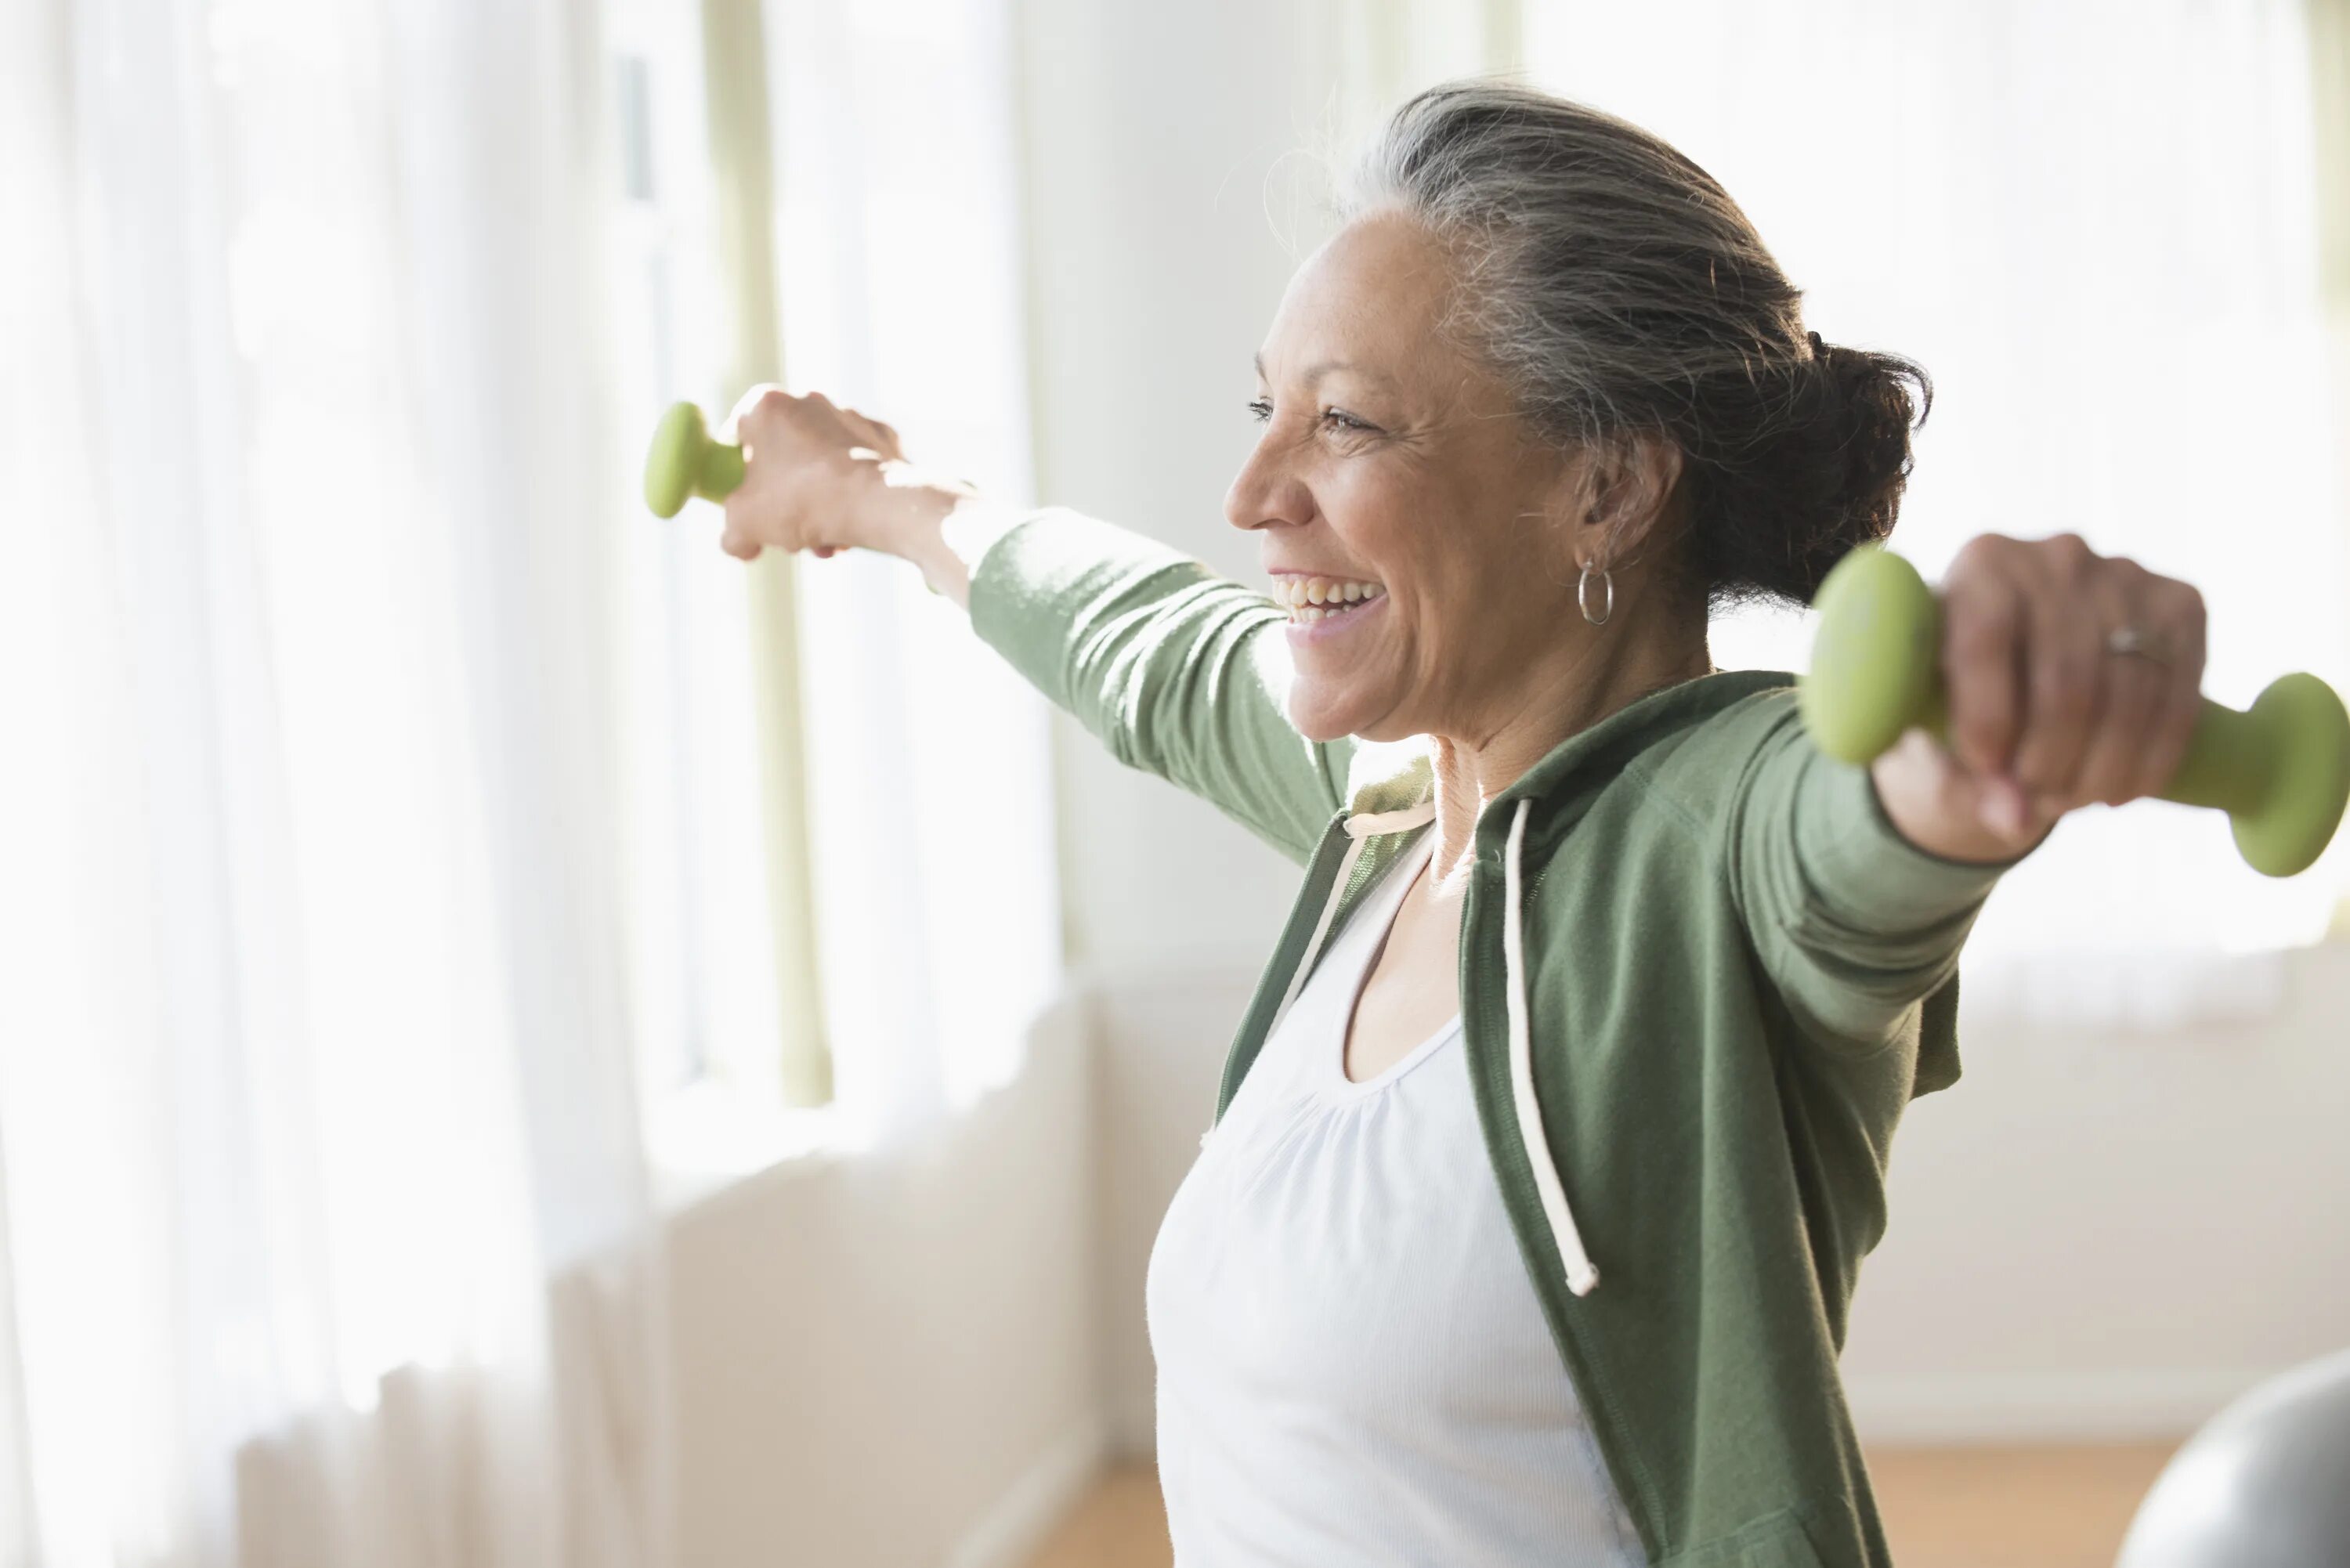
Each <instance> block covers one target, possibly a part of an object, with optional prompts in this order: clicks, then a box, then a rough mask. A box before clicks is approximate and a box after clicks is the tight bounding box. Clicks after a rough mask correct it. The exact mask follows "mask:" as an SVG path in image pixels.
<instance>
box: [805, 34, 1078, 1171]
mask: <svg viewBox="0 0 2350 1568" xmlns="http://www.w3.org/2000/svg"><path fill="white" fill-rule="evenodd" d="M769 20H770V25H771V26H773V27H774V29H775V50H774V55H775V65H776V90H775V105H776V114H777V134H778V137H779V141H780V164H779V167H780V177H779V184H780V193H781V208H780V211H779V213H778V220H777V228H778V235H779V238H780V242H781V244H780V246H779V255H780V257H781V262H782V273H783V276H782V280H781V282H782V290H783V302H784V321H785V330H784V366H785V372H786V381H787V384H788V385H789V386H790V387H791V389H793V390H795V391H822V392H824V393H826V394H827V396H829V397H831V398H832V399H834V400H836V401H839V402H845V403H847V404H850V405H852V406H855V407H858V408H861V409H864V410H868V412H870V413H872V414H873V415H874V416H875V417H877V418H879V419H882V420H885V421H889V423H890V424H892V425H893V426H895V427H896V428H897V430H898V431H899V434H900V436H901V437H902V438H903V440H904V441H905V444H906V447H907V450H908V452H909V453H910V455H911V456H912V457H914V458H915V459H916V460H917V461H918V462H921V463H923V464H924V465H925V466H928V467H931V468H934V469H936V470H938V471H940V472H945V473H950V474H954V475H958V476H961V477H963V478H966V479H969V480H971V481H972V482H973V483H976V484H978V485H979V486H980V488H981V489H982V490H983V492H984V493H987V494H988V495H990V496H991V497H997V498H1001V499H1003V500H1006V501H1012V502H1021V501H1024V500H1025V499H1027V497H1028V493H1029V489H1030V484H1031V479H1030V473H1029V452H1030V448H1029V431H1028V394H1027V370H1026V362H1025V352H1024V327H1023V324H1024V321H1025V319H1026V315H1025V309H1024V303H1025V302H1024V289H1023V281H1022V274H1021V263H1022V254H1023V253H1022V249H1021V243H1020V230H1019V222H1020V211H1021V207H1020V198H1019V187H1018V179H1017V167H1018V165H1017V159H1016V152H1015V146H1016V143H1015V131H1016V123H1015V105H1014V97H1013V74H1012V59H1011V14H1010V6H1009V5H1008V4H1006V3H1005V0H874V3H871V4H864V5H855V6H838V5H828V4H825V3H823V0H775V4H773V5H771V6H770V9H769ZM800 581H801V589H800V613H801V618H802V619H801V648H800V659H801V668H802V680H803V688H804V691H805V692H806V725H807V757H808V767H809V775H810V776H809V781H808V782H809V803H810V805H809V812H810V821H811V825H812V827H813V830H814V835H815V840H816V843H815V869H816V901H817V905H818V907H819V908H820V909H822V910H823V912H824V919H823V921H822V925H821V929H820V931H819V937H820V943H821V950H822V961H823V972H824V1000H825V1008H826V1018H827V1033H829V1035H830V1037H831V1039H832V1042H833V1050H834V1055H835V1060H836V1072H837V1078H838V1085H839V1103H838V1107H837V1108H838V1110H839V1111H840V1113H841V1115H842V1116H843V1117H844V1118H846V1120H847V1122H848V1123H849V1124H850V1126H851V1127H852V1128H853V1129H854V1131H853V1134H852V1136H854V1137H860V1138H868V1139H870V1138H879V1139H884V1140H887V1139H891V1138H896V1137H903V1136H906V1135H908V1134H910V1133H911V1132H912V1131H914V1130H915V1129H917V1128H919V1127H921V1126H922V1125H923V1124H924V1123H925V1122H926V1121H927V1120H928V1119H930V1118H931V1117H933V1116H936V1115H938V1114H940V1113H941V1112H943V1111H950V1110H951V1109H953V1108H955V1107H957V1106H962V1105H966V1104H968V1103H970V1102H971V1101H972V1099H974V1098H975V1097H976V1096H980V1095H982V1094H983V1093H985V1092H986V1091H987V1090H988V1089H989V1088H991V1087H993V1086H995V1085H1000V1084H1003V1083H1004V1082H1006V1081H1008V1080H1009V1079H1010V1078H1011V1077H1012V1076H1013V1075H1014V1074H1015V1073H1016V1072H1017V1071H1018V1070H1019V1067H1020V1064H1021V1062H1022V1060H1023V1055H1024V1044H1025V1039H1026V1034H1027V1030H1028V1026H1029V1025H1030V1023H1032V1022H1033V1021H1034V1020H1035V1016H1036V1015H1037V1013H1038V1012H1041V1011H1042V1009H1043V1008H1044V1006H1045V1004H1046V1002H1048V1001H1049V1000H1050V998H1051V996H1052V994H1053V992H1054V991H1055V985H1056V982H1057V979H1058V972H1059V951H1060V932H1059V923H1058V909H1059V905H1058V886H1057V878H1056V872H1055V866H1056V859H1055V849H1054V839H1053V817H1052V781H1051V777H1050V769H1049V753H1048V751H1047V746H1046V733H1047V732H1046V728H1045V720H1046V711H1045V705H1044V703H1043V701H1042V700H1041V699H1039V698H1038V697H1037V696H1036V695H1035V692H1034V691H1031V690H1029V689H1028V687H1027V686H1026V685H1025V684H1024V683H1023V682H1022V681H1021V680H1020V679H1019V678H1018V677H1017V676H1016V675H1014V673H1013V672H1012V670H1010V669H1009V668H1008V667H1007V666H1006V665H1004V663H1003V661H1002V660H1001V659H998V658H997V657H996V656H995V655H994V654H993V652H992V651H990V650H989V649H986V648H985V647H983V646H982V645H981V644H979V643H978V642H977V641H975V640H974V639H972V634H971V628H970V624H969V622H968V620H967V619H966V618H964V616H963V615H962V612H961V611H960V610H957V609H956V608H954V607H952V606H951V604H949V603H948V602H947V601H946V600H945V599H943V598H941V597H937V596H935V595H933V594H931V593H930V592H928V591H927V590H926V589H925V588H924V587H923V586H922V583H921V580H920V576H918V575H917V574H916V573H914V572H913V571H912V570H910V568H909V567H907V566H905V565H904V564H903V563H901V562H899V561H895V560H890V559H888V558H885V557H880V556H871V555H868V554H865V553H863V552H854V551H853V552H849V553H847V554H845V555H842V556H835V557H833V558H832V559H830V560H827V561H815V560H809V561H806V562H804V563H802V566H801V576H800Z"/></svg>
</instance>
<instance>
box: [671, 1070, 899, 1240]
mask: <svg viewBox="0 0 2350 1568" xmlns="http://www.w3.org/2000/svg"><path fill="white" fill-rule="evenodd" d="M854 1142H855V1140H854V1138H853V1137H852V1129H851V1127H850V1125H849V1121H848V1118H847V1117H846V1116H843V1115H842V1114H841V1112H840V1109H839V1107H838V1106H816V1107H815V1108H814V1109H811V1110H790V1109H786V1108H785V1106H782V1105H781V1104H779V1103H778V1102H777V1101H776V1100H775V1099H774V1098H773V1097H772V1096H768V1095H765V1094H762V1093H760V1092H758V1091H756V1090H754V1089H750V1088H747V1087H744V1086H743V1085H734V1084H728V1083H725V1082H723V1081H722V1080H720V1079H716V1078H698V1079H696V1080H694V1081H693V1082H692V1083H691V1084H688V1085H684V1086H683V1087H681V1088H678V1089H674V1090H671V1092H670V1093H669V1094H667V1095H665V1096H662V1097H660V1099H658V1100H656V1101H655V1102H654V1103H653V1105H652V1106H651V1108H650V1112H649V1114H648V1115H647V1116H646V1127H645V1154H646V1165H647V1167H648V1170H649V1174H650V1179H651V1186H652V1200H653V1206H654V1208H655V1210H657V1211H658V1212H660V1214H662V1215H663V1216H671V1215H675V1214H677V1213H679V1212H680V1211H681V1210H687V1209H691V1208H694V1207H696V1206H698V1205H700V1204H702V1203H704V1202H707V1201H709V1200H710V1199H712V1198H714V1197H716V1196H718V1195H719V1194H720V1193H722V1192H723V1191H725V1190H726V1189H729V1188H731V1187H733V1186H736V1185H738V1184H739V1183H742V1182H743V1181H747V1180H749V1179H752V1178H754V1177H757V1176H761V1175H764V1173H766V1172H768V1171H770V1170H773V1169H775V1168H777V1167H779V1166H786V1165H799V1164H806V1165H811V1166H815V1165H821V1164H824V1163H827V1162H828V1161H830V1160H831V1159H832V1158H836V1157H837V1156H839V1155H841V1154H844V1153H847V1152H848V1151H849V1150H850V1148H851V1147H853V1146H854Z"/></svg>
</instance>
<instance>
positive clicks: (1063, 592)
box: [971, 508, 1352, 865]
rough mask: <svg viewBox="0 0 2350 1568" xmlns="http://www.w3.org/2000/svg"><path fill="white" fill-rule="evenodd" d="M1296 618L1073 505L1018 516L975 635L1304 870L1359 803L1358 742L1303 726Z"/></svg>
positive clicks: (1120, 753) (1138, 761) (993, 550)
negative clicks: (1354, 768) (1292, 704)
mask: <svg viewBox="0 0 2350 1568" xmlns="http://www.w3.org/2000/svg"><path fill="white" fill-rule="evenodd" d="M1286 619H1287V616H1286V615H1285V614H1284V611H1282V610H1281V609H1280V608H1279V607H1276V606H1275V605H1274V603H1273V601H1272V600H1271V599H1269V598H1267V597H1265V596H1264V595H1263V594H1260V593H1257V592H1255V591H1253V590H1252V589H1250V588H1247V587H1243V586H1242V585H1240V584H1238V583H1235V582H1232V581H1231V580H1230V579H1228V578H1223V577H1220V576H1216V575H1215V574H1214V573H1213V572H1211V571H1210V570H1209V569H1208V568H1207V567H1206V566H1202V565H1201V564H1200V563H1199V562H1197V561H1194V560H1191V559H1189V558H1188V557H1186V556H1182V555H1180V554H1179V553H1177V552H1176V551H1173V550H1170V549H1169V548H1167V547H1166V546H1165V545H1159V544H1157V543H1155V542H1153V541H1151V540H1149V539H1146V538H1143V537H1142V536H1141V535H1137V534H1133V533H1129V532H1128V531H1127V530H1125V529H1123V528H1118V527H1115V526H1113V525H1111V524H1107V523H1102V522H1097V521H1096V520H1095V519H1093V518H1090V517H1085V516H1081V515H1079V514H1076V513H1073V512H1068V511H1065V510H1061V509H1058V508H1055V509H1051V510H1046V511H1043V512H1038V513H1036V514H1033V515H1031V516H1029V517H1027V518H1025V519H1024V520H1023V521H1021V522H1020V523H1018V524H1014V526H1013V527H1012V528H1011V529H1009V530H1008V531H1007V532H1005V533H1004V534H1003V535H1002V536H1001V537H1000V538H998V539H997V540H996V541H995V542H994V543H993V544H992V545H989V546H988V549H987V552H986V554H985V555H983V556H982V557H981V558H980V561H979V565H978V566H977V568H976V569H975V570H974V571H973V572H972V579H971V624H972V629H973V630H974V631H976V632H977V633H978V634H979V635H980V637H981V638H983V639H985V640H986V641H987V642H988V643H989V644H991V645H992V646H993V647H994V648H995V649H996V650H997V651H998V652H1000V653H1002V654H1003V657H1004V658H1005V659H1009V660H1010V661H1011V663H1012V666H1013V668H1014V669H1015V670H1019V671H1020V673H1021V674H1022V675H1024V676H1025V677H1027V678H1028V680H1030V681H1032V682H1034V683H1035V686H1036V688H1037V690H1038V691H1042V692H1044V694H1045V696H1046V697H1049V698H1051V699H1052V700H1053V701H1055V703H1057V704H1059V705H1060V706H1061V707H1063V708H1066V710H1068V711H1069V712H1071V713H1073V714H1074V715H1076V718H1077V720H1078V722H1080V723H1082V724H1084V725H1085V727H1086V728H1087V730H1089V731H1091V732H1093V733H1094V735H1095V736H1096V737H1097V738H1098V739H1099V740H1100V741H1101V742H1102V743H1103V744H1104V745H1106V746H1107V747H1108V748H1109V750H1110V754H1111V755H1113V756H1115V757H1117V758H1118V761H1120V762H1122V763H1126V764H1127V765H1128V766H1129V767H1136V768H1140V769H1142V770H1144V771H1145V772H1147V773H1153V774H1158V775H1159V777H1161V778H1164V779H1167V780H1170V782H1172V783H1174V784H1180V785H1181V786H1182V787H1183V788H1185V789H1187V790H1189V791H1191V793H1192V794H1196V795H1199V796H1200V797H1201V798H1202V799H1203V800H1206V801H1207V802H1209V804H1211V805H1214V806H1215V807H1217V808H1218V809H1219V810H1221V811H1222V812H1223V813H1224V814H1225V815H1228V816H1230V817H1232V819H1234V820H1235V821H1237V822H1239V823H1240V824H1241V825H1242V826H1244V827H1246V828H1248V829H1249V830H1250V831H1251V832H1253V833H1254V834H1256V835H1257V836H1259V837H1260V838H1263V840H1264V841H1265V842H1266V843H1268V844H1271V845H1272V846H1274V848H1276V849H1279V850H1280V851H1281V852H1282V853H1283V854H1284V855H1286V856H1288V857H1290V858H1291V859H1292V860H1295V861H1296V862H1298V863H1299V864H1301V865H1302V864H1304V863H1305V860H1306V859H1307V858H1308V857H1310V856H1311V855H1312V853H1313V850H1314V846H1315V845H1316V844H1317V843H1318V842H1320V840H1321V837H1322V834H1323V831H1324V829H1326V827H1327V826H1329V822H1330V817H1331V815H1332V813H1334V812H1336V810H1337V809H1338V806H1339V805H1340V804H1341V803H1342V801H1343V799H1344V796H1345V791H1346V781H1347V757H1348V754H1349V753H1350V750H1351V747H1352V742H1348V741H1335V742H1326V743H1317V742H1310V741H1308V740H1306V739H1305V737H1304V736H1303V735H1300V734H1299V733H1298V732H1296V731H1295V729H1293V728H1292V727H1291V726H1290V723H1289V720H1288V718H1287V716H1286V714H1285V713H1284V709H1283V701H1282V699H1283V694H1284V692H1285V691H1286V690H1287V686H1288V680H1289V668H1290V667H1289V650H1288V648H1287V646H1286V645H1285V644H1284V642H1283V640H1282V637H1281V631H1280V628H1281V626H1282V625H1283V623H1284V621H1285V620H1286Z"/></svg>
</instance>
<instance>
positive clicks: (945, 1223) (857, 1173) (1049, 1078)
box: [671, 1007, 1103, 1568]
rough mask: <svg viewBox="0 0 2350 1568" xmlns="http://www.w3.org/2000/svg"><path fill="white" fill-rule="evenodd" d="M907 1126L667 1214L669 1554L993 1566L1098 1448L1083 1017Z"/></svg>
mask: <svg viewBox="0 0 2350 1568" xmlns="http://www.w3.org/2000/svg"><path fill="white" fill-rule="evenodd" d="M1080 1023H1081V1021H1080V1018H1079V1016H1078V1014H1077V1012H1076V1010H1075V1009H1074V1008H1066V1007H1065V1008H1059V1009H1056V1010H1055V1011H1054V1012H1050V1013H1048V1014H1046V1015H1045V1018H1044V1019H1042V1020H1040V1021H1039V1023H1038V1024H1037V1026H1036V1028H1035V1031H1034V1032H1033V1033H1032V1035H1031V1038H1030V1042H1029V1054H1028V1060H1027V1064H1026V1066H1025V1068H1024V1071H1023V1072H1022V1074H1021V1075H1020V1076H1019V1078H1018V1079H1017V1080H1015V1081H1014V1083H1012V1084H1011V1085H1007V1086H1006V1087H1004V1088H1003V1089H1001V1090H999V1091H997V1092H996V1093H995V1094H993V1096H989V1097H988V1098H986V1099H984V1100H983V1101H981V1102H980V1103H979V1105H977V1106H975V1107H973V1108H972V1110H971V1111H970V1112H968V1113H966V1114H965V1115H964V1116H962V1117H960V1118H959V1119H957V1120H956V1121H954V1122H952V1123H951V1124H948V1125H947V1126H946V1127H942V1128H941V1129H940V1131H939V1132H938V1133H937V1135H936V1136H935V1137H934V1138H931V1139H930V1140H928V1141H925V1142H924V1143H923V1144H921V1145H920V1147H914V1148H910V1149H907V1150H903V1151H899V1152H897V1153H892V1154H886V1155H879V1156H865V1157H859V1158H856V1159H841V1160H824V1159H811V1160H801V1161H795V1162H792V1163H788V1164H785V1165H781V1166H778V1167H776V1168H774V1169H772V1170H770V1171H768V1172H766V1173H765V1174H764V1175H762V1176H758V1177H754V1178H753V1179H750V1180H748V1181H745V1182H743V1183H741V1184H739V1185H736V1186H734V1187H732V1188H729V1189H725V1190H724V1191H723V1192H722V1193H720V1194H719V1195H718V1196H717V1197H715V1198H713V1199H710V1200H708V1201H706V1202H704V1203H702V1204H701V1205H698V1206H697V1207H694V1208H692V1209H690V1210H686V1211H685V1212H684V1213H682V1214H681V1215H680V1216H678V1217H677V1219H676V1220H674V1222H673V1224H672V1226H671V1284H672V1295H673V1302H674V1304H673V1308H672V1311H673V1314H674V1315H673V1321H672V1323H671V1335H672V1345H673V1347H674V1352H675V1356H676V1367H677V1378H678V1385H677V1420H678V1435H679V1440H680V1443H681V1461H680V1462H681V1473H680V1486H679V1495H678V1498H677V1512H678V1517H679V1521H680V1527H681V1532H682V1533H681V1542H680V1545H681V1562H683V1563H687V1564H690V1565H691V1568H730V1565H733V1564H741V1565H742V1568H775V1565H776V1564H779V1563H807V1564H811V1565H818V1564H820V1565H823V1568H846V1565H850V1564H854V1565H855V1568H938V1565H939V1564H941V1563H945V1564H951V1565H955V1568H990V1565H993V1564H997V1563H1002V1564H1007V1565H1008V1564H1010V1563H1014V1562H1016V1561H1018V1560H1019V1556H1020V1554H1021V1553H1022V1552H1024V1551H1025V1549H1026V1548H1027V1547H1028V1546H1030V1545H1032V1544H1033V1539H1032V1537H1033V1532H1035V1530H1037V1529H1041V1528H1042V1527H1044V1526H1045V1525H1048V1524H1049V1523H1050V1522H1051V1521H1052V1520H1053V1519H1054V1517H1055V1516H1056V1514H1057V1512H1058V1510H1059V1508H1060V1507H1061V1506H1062V1505H1065V1504H1066V1501H1068V1499H1069V1497H1070V1496H1071V1495H1072V1493H1073V1492H1074V1490H1076V1488H1078V1487H1080V1486H1082V1485H1083V1483H1084V1482H1085V1481H1086V1480H1087V1479H1088V1478H1089V1477H1090V1475H1091V1474H1092V1472H1093V1469H1094V1468H1095V1467H1096V1465H1097V1462H1098V1460H1099V1458H1100V1456H1101V1453H1102V1449H1103V1440H1102V1430H1101V1423H1100V1417H1099V1413H1098V1412H1099V1408H1100V1405H1099V1390H1098V1388H1097V1382H1096V1378H1095V1374H1094V1361H1093V1335H1094V1329H1095V1324H1096V1322H1097V1314H1096V1311H1095V1309H1094V1304H1093V1290H1094V1283H1093V1282H1094V1265H1093V1249H1092V1247H1091V1244H1090V1235H1091V1230H1092V1210H1091V1203H1090V1199H1089V1197H1088V1194H1089V1192H1090V1189H1091V1186H1092V1181H1091V1174H1090V1173H1091V1168H1092V1160H1093V1155H1092V1148H1091V1140H1090V1134H1089V1132H1088V1130H1087V1129H1088V1126H1089V1122H1090V1117H1089V1116H1088V1115H1087V1099H1088V1095H1089V1092H1088V1089H1087V1068H1086V1057H1087V1051H1086V1044H1085V1031H1084V1030H1083V1028H1082V1027H1081V1026H1080Z"/></svg>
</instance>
